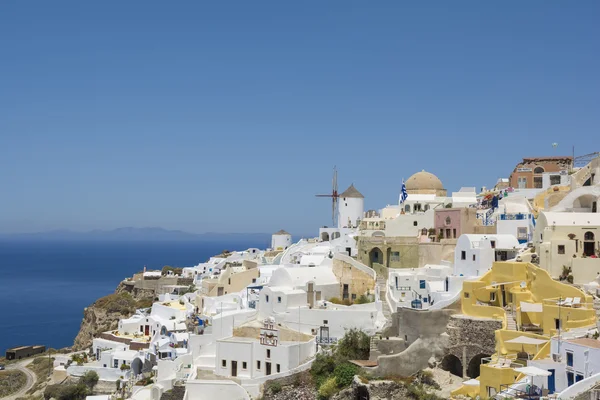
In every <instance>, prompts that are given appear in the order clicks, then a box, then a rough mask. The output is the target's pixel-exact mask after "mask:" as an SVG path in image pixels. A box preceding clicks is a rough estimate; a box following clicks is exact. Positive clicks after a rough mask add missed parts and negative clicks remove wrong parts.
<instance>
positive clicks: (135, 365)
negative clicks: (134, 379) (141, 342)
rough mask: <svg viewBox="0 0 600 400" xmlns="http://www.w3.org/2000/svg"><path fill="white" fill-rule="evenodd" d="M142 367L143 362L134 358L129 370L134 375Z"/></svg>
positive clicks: (137, 373) (138, 372)
mask: <svg viewBox="0 0 600 400" xmlns="http://www.w3.org/2000/svg"><path fill="white" fill-rule="evenodd" d="M143 367H144V363H143V362H142V360H141V359H139V358H134V359H133V361H132V362H131V370H132V371H133V374H134V375H139V374H141V373H142V368H143Z"/></svg>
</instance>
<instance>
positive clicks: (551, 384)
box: [548, 369, 556, 394]
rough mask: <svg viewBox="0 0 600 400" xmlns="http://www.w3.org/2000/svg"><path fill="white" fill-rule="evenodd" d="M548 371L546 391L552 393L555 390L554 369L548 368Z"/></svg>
mask: <svg viewBox="0 0 600 400" xmlns="http://www.w3.org/2000/svg"><path fill="white" fill-rule="evenodd" d="M548 372H550V376H549V377H548V392H550V394H552V393H554V391H555V390H556V383H555V377H554V370H553V369H549V370H548Z"/></svg>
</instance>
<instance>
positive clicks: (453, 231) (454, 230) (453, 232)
mask: <svg viewBox="0 0 600 400" xmlns="http://www.w3.org/2000/svg"><path fill="white" fill-rule="evenodd" d="M452 237H453V238H454V239H456V228H454V229H452Z"/></svg>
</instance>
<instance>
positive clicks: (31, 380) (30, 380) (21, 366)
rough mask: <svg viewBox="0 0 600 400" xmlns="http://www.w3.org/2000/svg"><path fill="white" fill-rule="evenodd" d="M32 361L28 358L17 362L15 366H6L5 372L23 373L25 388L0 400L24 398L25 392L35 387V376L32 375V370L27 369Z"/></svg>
mask: <svg viewBox="0 0 600 400" xmlns="http://www.w3.org/2000/svg"><path fill="white" fill-rule="evenodd" d="M32 361H33V358H30V359H27V360H23V361H19V362H18V363H16V364H10V365H7V366H6V369H7V370H18V371H21V372H23V373H24V374H25V376H26V377H27V382H26V383H25V386H23V387H22V388H21V390H19V391H18V392H16V393H13V394H11V395H10V396H6V397H2V400H16V399H17V398H19V397H24V396H26V394H27V391H28V390H29V389H31V388H32V387H33V385H35V382H36V381H37V376H36V375H35V374H34V373H33V371H32V370H30V369H29V368H27V365H29V364H30V363H31V362H32Z"/></svg>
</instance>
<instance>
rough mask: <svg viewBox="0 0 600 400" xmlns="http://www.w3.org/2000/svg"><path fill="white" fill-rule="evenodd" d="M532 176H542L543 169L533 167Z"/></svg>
mask: <svg viewBox="0 0 600 400" xmlns="http://www.w3.org/2000/svg"><path fill="white" fill-rule="evenodd" d="M533 173H534V174H543V173H544V168H542V167H535V169H534V170H533Z"/></svg>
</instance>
